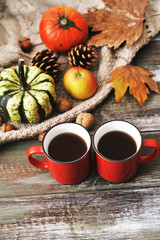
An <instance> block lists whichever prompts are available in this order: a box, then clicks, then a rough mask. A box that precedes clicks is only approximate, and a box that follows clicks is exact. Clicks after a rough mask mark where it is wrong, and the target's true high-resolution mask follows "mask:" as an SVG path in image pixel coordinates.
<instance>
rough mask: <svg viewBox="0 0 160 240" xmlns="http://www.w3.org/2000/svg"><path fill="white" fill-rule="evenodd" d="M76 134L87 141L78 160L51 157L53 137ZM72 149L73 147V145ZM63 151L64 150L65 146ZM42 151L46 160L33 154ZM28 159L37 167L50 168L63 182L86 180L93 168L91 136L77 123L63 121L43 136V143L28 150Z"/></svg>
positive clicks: (53, 175)
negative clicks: (49, 151)
mask: <svg viewBox="0 0 160 240" xmlns="http://www.w3.org/2000/svg"><path fill="white" fill-rule="evenodd" d="M64 133H70V134H75V135H77V136H79V137H81V138H82V139H83V141H84V142H85V143H86V149H87V150H86V152H85V154H83V155H82V156H81V157H79V158H78V159H76V160H72V161H68V160H67V161H66V159H62V160H63V161H59V160H56V159H53V158H52V157H50V155H49V153H48V148H49V144H50V142H51V141H52V139H53V138H55V137H56V136H58V135H60V134H64ZM71 149H72V147H71ZM61 151H63V146H62V149H61ZM37 153H41V154H44V156H45V161H41V160H38V159H36V158H34V157H33V156H32V155H33V154H37ZM27 158H28V161H29V162H30V163H31V164H32V165H33V166H35V167H37V168H43V169H48V170H49V172H50V174H51V176H52V177H53V178H54V179H56V180H57V181H58V182H61V183H63V184H74V183H79V182H81V181H82V180H84V179H85V178H86V177H87V176H88V174H89V173H90V169H91V137H90V134H89V133H88V131H87V130H86V129H85V128H84V127H83V126H81V125H79V124H77V123H61V124H58V125H56V126H53V127H52V128H51V129H50V130H49V131H48V132H47V133H46V134H45V135H44V137H43V141H42V145H36V146H31V147H30V148H28V150H27Z"/></svg>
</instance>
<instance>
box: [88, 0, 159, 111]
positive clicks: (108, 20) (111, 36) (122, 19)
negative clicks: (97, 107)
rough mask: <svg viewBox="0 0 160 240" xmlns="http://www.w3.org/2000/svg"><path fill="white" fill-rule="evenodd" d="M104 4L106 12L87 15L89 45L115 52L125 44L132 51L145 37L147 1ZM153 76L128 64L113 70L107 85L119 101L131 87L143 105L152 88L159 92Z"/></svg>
mask: <svg viewBox="0 0 160 240" xmlns="http://www.w3.org/2000/svg"><path fill="white" fill-rule="evenodd" d="M103 2H104V4H105V6H106V8H105V9H95V10H94V11H88V13H86V14H84V17H85V19H86V20H87V23H88V25H89V27H90V29H91V38H90V39H89V40H88V43H89V44H93V45H95V46H97V47H103V46H105V45H107V46H108V47H109V48H113V49H117V48H119V47H120V46H121V45H122V44H124V43H126V46H127V48H129V47H130V46H131V45H132V44H134V43H135V42H136V41H137V40H138V39H139V38H140V36H141V34H142V31H143V22H144V20H145V8H146V6H147V3H148V1H147V0H141V1H139V0H121V1H119V0H112V1H111V0H103ZM119 57H120V56H119ZM153 75H154V74H153V73H152V72H150V71H148V70H145V69H143V68H141V67H137V66H133V65H131V64H128V63H127V64H126V65H125V66H121V67H118V68H116V69H114V71H112V73H111V78H110V79H109V80H108V82H112V87H113V88H114V89H115V99H116V102H119V101H120V99H121V98H122V97H123V96H124V94H125V93H126V91H127V89H128V88H129V93H130V94H131V95H133V96H134V97H135V98H136V99H137V100H138V102H139V105H140V106H142V105H143V103H144V101H145V100H146V99H147V98H148V96H147V95H148V94H149V93H150V91H149V88H150V90H152V91H155V92H157V93H160V91H159V89H158V85H157V83H155V82H154V81H153V80H152V78H151V76H153ZM148 87H149V88H148Z"/></svg>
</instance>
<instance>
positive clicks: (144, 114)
mask: <svg viewBox="0 0 160 240" xmlns="http://www.w3.org/2000/svg"><path fill="white" fill-rule="evenodd" d="M159 56H160V35H159V36H156V37H155V38H154V39H153V40H152V41H151V42H150V43H149V44H148V45H147V46H145V47H143V49H141V50H140V51H139V52H138V53H137V55H136V57H135V59H134V60H133V63H134V64H136V65H139V66H142V67H144V68H147V69H148V70H150V71H152V72H153V73H155V75H156V76H155V77H154V79H155V81H160V70H159V69H160V57H159ZM92 113H93V115H94V117H95V124H94V126H93V128H92V129H91V130H90V133H91V135H92V134H93V132H94V131H95V129H96V128H97V127H98V126H99V125H100V124H101V123H103V122H105V121H109V120H111V119H125V120H127V121H130V122H132V123H133V124H135V125H136V126H137V127H138V128H139V129H140V130H141V131H142V134H143V137H144V138H154V139H157V140H158V141H159V142H160V95H158V94H155V93H151V94H150V96H149V99H148V100H147V101H146V102H145V103H144V105H143V107H142V108H140V107H139V105H138V102H137V100H135V99H134V98H133V97H132V96H130V95H129V94H126V96H125V97H124V98H123V99H122V100H121V102H120V103H119V104H116V103H115V99H114V92H111V93H110V94H109V96H108V97H107V99H106V100H104V101H103V102H102V103H101V104H100V105H99V106H98V107H97V108H96V109H95V110H94V111H92ZM35 144H39V142H38V138H33V139H28V140H22V141H17V142H12V143H9V144H5V145H2V146H0V239H2V240H5V239H7V240H8V239H9V240H13V239H18V240H19V239H25V240H26V239H27V240H39V239H41V240H42V239H56V240H57V239H58V240H61V239H65V240H68V239H84V240H85V239H92V240H93V239H98V240H101V239H102V240H103V239H105V240H108V239H112V240H130V239H131V240H132V239H136V240H137V239H138V240H143V239H145V240H159V239H160V156H159V157H158V158H157V159H156V160H155V161H153V162H151V163H148V164H145V165H141V166H140V169H139V171H138V173H137V175H136V176H135V177H134V178H133V179H131V180H130V181H128V182H127V183H121V184H113V183H110V182H107V181H105V180H103V179H102V178H101V177H100V176H99V175H98V174H97V172H96V167H95V162H94V159H92V161H93V162H92V163H93V164H92V165H93V167H92V171H91V174H90V175H89V176H88V178H87V179H86V180H84V181H83V182H82V183H80V184H75V185H63V184H60V183H58V182H56V181H55V180H54V179H53V178H52V177H51V176H50V174H49V173H48V171H46V170H41V169H36V168H34V167H32V166H31V165H30V164H29V163H28V161H27V158H26V151H27V148H28V147H30V146H31V145H35ZM144 153H147V152H146V151H144Z"/></svg>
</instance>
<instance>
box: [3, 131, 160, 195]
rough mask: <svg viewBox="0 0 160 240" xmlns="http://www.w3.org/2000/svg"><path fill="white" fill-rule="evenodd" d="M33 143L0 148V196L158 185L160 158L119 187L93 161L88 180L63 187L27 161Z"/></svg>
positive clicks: (142, 167) (35, 142)
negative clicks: (109, 180) (102, 174)
mask: <svg viewBox="0 0 160 240" xmlns="http://www.w3.org/2000/svg"><path fill="white" fill-rule="evenodd" d="M144 138H155V139H157V140H158V141H159V142H160V136H159V134H158V135H144ZM36 144H39V142H38V140H35V139H31V140H23V141H18V142H12V143H10V144H5V145H3V146H0V152H1V154H0V197H7V196H8V197H10V196H23V195H34V194H49V193H64V192H71V193H72V192H81V191H84V192H88V191H94V190H95V191H103V190H109V189H119V188H120V189H122V188H132V187H137V186H141V187H148V186H152V187H153V186H160V180H159V176H160V175H159V172H160V156H159V157H158V158H157V159H156V160H155V161H153V162H151V163H148V164H145V165H141V167H140V169H139V171H138V173H137V175H136V176H135V177H134V178H133V179H132V180H130V181H128V182H127V183H121V184H113V183H109V182H108V181H106V180H104V179H102V178H101V177H100V176H99V175H98V173H97V172H96V166H95V160H94V158H93V159H92V166H93V167H92V171H91V174H90V175H89V176H88V178H87V179H85V180H84V181H83V182H82V183H79V184H74V185H63V184H61V183H58V182H57V181H56V180H54V179H53V178H52V177H51V176H50V174H49V172H48V171H47V170H43V169H38V168H35V167H33V166H32V165H31V164H30V163H29V162H28V160H27V158H26V151H27V148H28V147H30V146H31V145H36ZM145 153H147V152H146V151H145ZM37 157H39V158H40V156H37ZM40 159H43V157H41V158H40Z"/></svg>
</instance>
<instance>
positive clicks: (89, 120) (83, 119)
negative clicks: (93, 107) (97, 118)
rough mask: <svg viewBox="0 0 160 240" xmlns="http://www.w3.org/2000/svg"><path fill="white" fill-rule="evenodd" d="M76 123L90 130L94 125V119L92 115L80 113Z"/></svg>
mask: <svg viewBox="0 0 160 240" xmlns="http://www.w3.org/2000/svg"><path fill="white" fill-rule="evenodd" d="M76 123H79V124H80V125H82V126H83V127H85V128H86V129H87V130H88V129H90V128H91V127H92V125H93V123H94V117H93V115H92V114H91V113H80V114H78V116H77V118H76Z"/></svg>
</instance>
